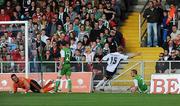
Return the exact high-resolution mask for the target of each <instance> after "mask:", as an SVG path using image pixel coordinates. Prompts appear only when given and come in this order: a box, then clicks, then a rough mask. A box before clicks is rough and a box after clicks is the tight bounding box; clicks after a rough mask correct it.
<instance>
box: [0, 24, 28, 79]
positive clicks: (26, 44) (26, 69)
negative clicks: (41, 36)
mask: <svg viewBox="0 0 180 106" xmlns="http://www.w3.org/2000/svg"><path fill="white" fill-rule="evenodd" d="M2 24H24V25H25V31H24V32H25V76H26V77H28V73H29V65H28V21H0V25H2Z"/></svg>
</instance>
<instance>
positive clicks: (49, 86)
mask: <svg viewBox="0 0 180 106" xmlns="http://www.w3.org/2000/svg"><path fill="white" fill-rule="evenodd" d="M52 84H53V81H49V82H48V83H47V84H46V85H45V86H44V87H43V90H44V93H46V92H49V91H51V90H53V89H54V86H52Z"/></svg>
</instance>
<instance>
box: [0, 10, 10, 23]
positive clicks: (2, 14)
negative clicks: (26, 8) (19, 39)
mask: <svg viewBox="0 0 180 106" xmlns="http://www.w3.org/2000/svg"><path fill="white" fill-rule="evenodd" d="M0 21H10V16H9V14H6V13H5V10H4V9H3V8H2V9H1V12H0Z"/></svg>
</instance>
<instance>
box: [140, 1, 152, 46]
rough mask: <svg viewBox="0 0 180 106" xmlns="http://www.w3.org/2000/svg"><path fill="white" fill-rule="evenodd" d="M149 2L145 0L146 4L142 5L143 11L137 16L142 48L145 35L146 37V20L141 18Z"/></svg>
mask: <svg viewBox="0 0 180 106" xmlns="http://www.w3.org/2000/svg"><path fill="white" fill-rule="evenodd" d="M149 1H150V0H147V2H146V4H145V5H144V7H143V9H142V10H141V12H140V14H139V39H140V42H141V46H144V45H145V44H144V43H145V42H146V41H145V40H146V35H147V26H146V24H147V20H146V19H145V18H144V17H143V14H144V11H145V9H146V8H147V5H148V3H149Z"/></svg>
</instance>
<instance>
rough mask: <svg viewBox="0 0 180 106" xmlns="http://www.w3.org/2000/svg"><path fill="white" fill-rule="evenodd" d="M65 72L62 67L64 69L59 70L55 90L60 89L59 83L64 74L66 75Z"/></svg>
mask: <svg viewBox="0 0 180 106" xmlns="http://www.w3.org/2000/svg"><path fill="white" fill-rule="evenodd" d="M64 74H65V72H64V70H63V69H62V70H59V72H58V77H57V79H56V85H55V89H54V91H55V92H57V91H58V88H59V85H60V84H61V78H62V75H64Z"/></svg>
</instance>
